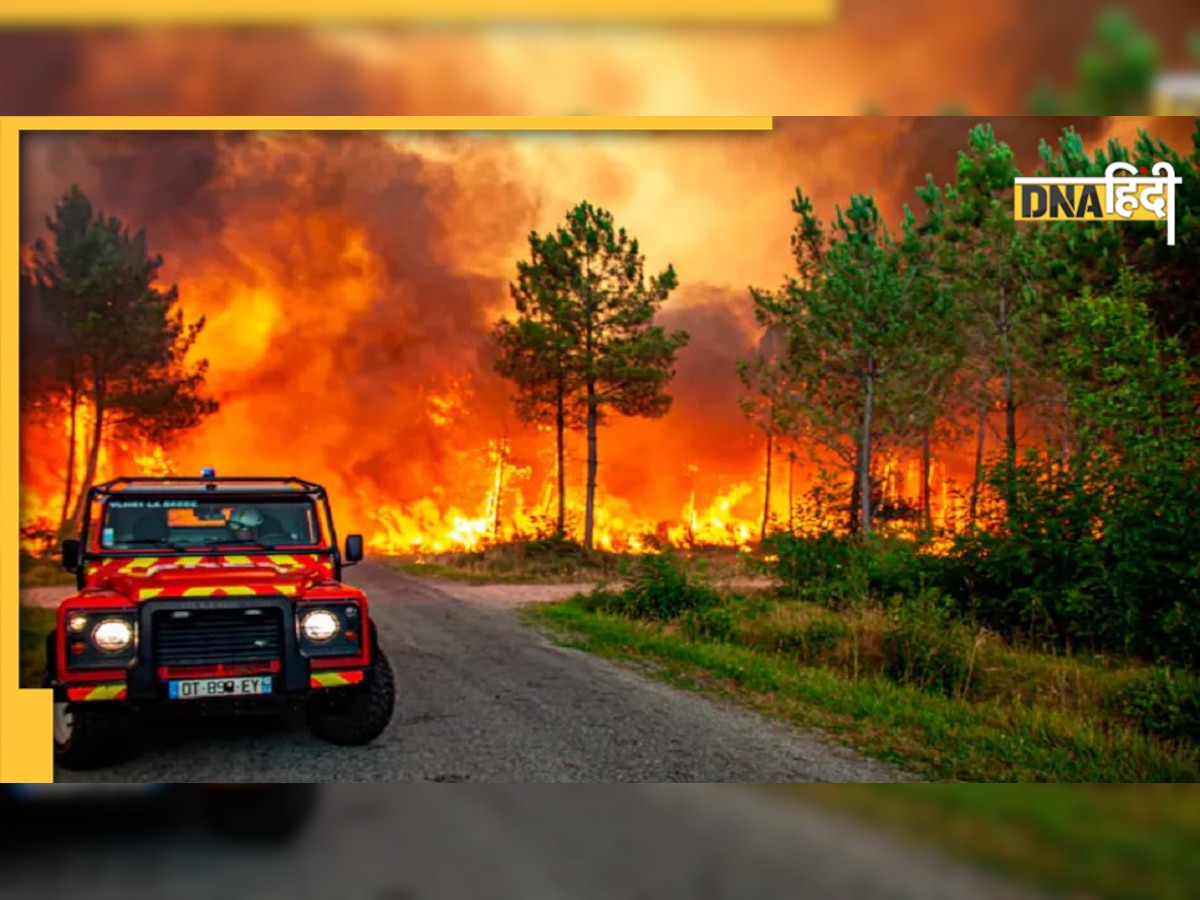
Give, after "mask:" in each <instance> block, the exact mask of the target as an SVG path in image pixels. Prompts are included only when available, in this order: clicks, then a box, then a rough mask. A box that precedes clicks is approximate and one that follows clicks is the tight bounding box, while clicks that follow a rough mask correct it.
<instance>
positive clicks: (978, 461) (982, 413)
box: [968, 400, 988, 526]
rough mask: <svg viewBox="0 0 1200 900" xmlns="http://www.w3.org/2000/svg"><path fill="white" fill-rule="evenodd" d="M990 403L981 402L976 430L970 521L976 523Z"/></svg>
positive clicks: (981, 485) (972, 523)
mask: <svg viewBox="0 0 1200 900" xmlns="http://www.w3.org/2000/svg"><path fill="white" fill-rule="evenodd" d="M987 417H988V405H987V401H986V400H982V401H980V403H979V423H978V426H977V427H976V430H975V477H974V478H973V479H972V480H971V509H970V512H969V514H968V515H969V517H970V523H971V525H972V526H974V525H975V518H976V516H977V514H978V512H979V492H980V490H982V488H983V451H984V446H985V444H986V442H987Z"/></svg>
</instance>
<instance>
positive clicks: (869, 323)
mask: <svg viewBox="0 0 1200 900" xmlns="http://www.w3.org/2000/svg"><path fill="white" fill-rule="evenodd" d="M792 209H793V211H794V212H795V214H796V216H797V222H796V225H795V229H794V231H793V234H792V251H793V256H794V258H795V262H796V271H795V274H794V275H792V276H789V277H788V278H787V279H786V281H785V283H784V285H783V287H782V288H780V289H779V290H778V291H776V292H764V291H759V290H753V291H752V293H751V296H752V301H753V304H754V309H755V315H756V317H757V320H758V322H759V324H760V325H762V326H763V327H764V328H765V329H766V330H767V334H768V336H770V337H772V339H773V340H772V345H773V350H772V352H771V353H770V354H768V353H766V352H764V351H762V350H760V352H759V354H758V356H757V358H755V359H752V360H748V361H744V362H742V363H741V364H740V365H739V371H740V373H741V375H742V379H743V383H744V384H746V386H747V387H749V388H751V389H752V390H754V389H757V392H758V394H760V395H763V396H765V397H766V398H767V400H768V403H767V404H766V406H767V408H768V409H769V411H770V412H769V414H768V415H767V416H766V417H765V419H766V425H765V426H764V427H766V428H767V429H768V430H769V431H770V432H772V433H783V434H788V435H791V436H795V437H799V436H801V435H803V437H804V438H805V439H806V440H808V441H815V442H816V443H817V444H819V445H821V446H823V447H824V448H825V449H826V450H829V451H831V452H833V453H834V454H835V455H836V456H837V457H839V458H840V459H841V460H842V461H843V462H844V463H845V464H846V465H847V466H848V467H849V468H850V470H851V471H852V472H853V473H854V475H855V485H856V491H855V492H856V499H857V503H855V504H854V509H855V512H854V513H852V518H851V524H852V526H854V527H858V526H861V527H862V529H863V530H864V531H866V532H869V531H870V530H871V524H872V505H871V502H870V498H871V495H872V489H871V484H872V482H871V473H872V472H873V469H872V460H873V459H874V457H875V455H876V454H877V453H879V452H880V451H882V450H883V449H885V448H886V447H888V446H889V445H890V446H893V447H894V446H897V445H902V444H904V443H905V442H906V441H911V440H912V438H913V437H914V435H915V434H916V433H918V432H920V431H923V430H924V429H926V428H927V427H928V425H929V422H930V420H931V418H932V411H933V402H932V398H934V397H936V396H937V395H938V393H939V392H940V389H941V385H942V384H943V383H944V382H945V380H946V378H947V377H948V375H949V372H950V371H951V369H952V357H953V354H952V353H951V352H947V351H948V350H949V345H948V344H947V342H946V338H947V336H949V337H950V338H951V340H952V339H953V336H954V334H955V332H954V329H947V328H945V327H944V321H943V320H944V319H945V318H946V317H947V316H949V315H950V313H951V309H952V307H951V302H950V297H949V295H948V293H947V292H946V291H945V290H944V289H943V286H942V283H941V281H940V280H939V279H937V278H936V277H935V273H934V270H933V267H932V262H933V261H932V258H931V255H930V253H929V248H928V246H927V242H926V238H925V233H924V230H923V229H922V227H921V226H919V225H918V223H917V221H916V218H915V217H914V216H913V214H912V213H911V212H910V211H907V210H906V214H905V219H904V222H903V224H902V228H901V230H900V233H899V234H898V235H897V234H893V233H892V232H891V231H890V230H889V229H888V227H887V226H886V225H885V224H884V222H883V218H882V216H881V214H880V212H879V209H878V207H877V205H876V203H875V200H874V198H873V197H871V196H870V195H857V196H853V197H851V198H850V202H849V205H848V206H847V207H846V208H845V209H843V208H840V207H839V208H838V209H837V210H836V212H835V215H834V220H833V222H832V224H831V225H830V226H829V228H828V230H827V229H826V226H825V225H824V224H823V223H822V221H821V220H820V219H819V218H818V216H817V215H816V213H815V212H814V209H813V205H812V201H811V199H810V198H809V197H807V196H805V194H804V193H803V192H802V191H800V190H797V192H796V196H795V198H794V200H793V201H792ZM764 385H765V386H769V388H768V387H764ZM750 411H751V412H754V409H753V406H752V407H751V408H750ZM758 418H759V419H760V420H762V419H764V416H763V414H762V413H761V412H759V414H758ZM859 511H861V512H859Z"/></svg>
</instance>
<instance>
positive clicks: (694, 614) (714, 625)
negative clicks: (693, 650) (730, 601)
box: [680, 606, 739, 644]
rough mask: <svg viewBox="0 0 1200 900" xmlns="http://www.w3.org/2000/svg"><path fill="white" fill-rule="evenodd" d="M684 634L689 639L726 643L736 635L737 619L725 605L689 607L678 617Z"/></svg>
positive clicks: (735, 637) (730, 641) (731, 640)
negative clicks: (699, 607) (701, 607)
mask: <svg viewBox="0 0 1200 900" xmlns="http://www.w3.org/2000/svg"><path fill="white" fill-rule="evenodd" d="M680 625H681V626H682V629H683V634H684V636H686V637H687V639H688V640H690V641H712V642H714V643H719V644H728V643H732V642H733V641H735V640H736V639H737V637H738V632H739V629H738V619H737V616H736V615H735V614H734V612H733V610H731V609H729V607H727V606H710V607H707V608H703V609H689V610H687V611H686V612H685V613H684V614H683V617H682V618H681V619H680Z"/></svg>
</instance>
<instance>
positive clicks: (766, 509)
mask: <svg viewBox="0 0 1200 900" xmlns="http://www.w3.org/2000/svg"><path fill="white" fill-rule="evenodd" d="M774 449H775V435H773V434H771V432H769V431H768V432H767V470H766V481H765V483H764V485H763V515H762V528H761V529H759V537H758V539H759V540H760V541H765V540H766V539H767V526H768V525H769V524H770V520H771V456H772V451H773V450H774Z"/></svg>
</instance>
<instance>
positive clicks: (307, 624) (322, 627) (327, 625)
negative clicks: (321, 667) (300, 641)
mask: <svg viewBox="0 0 1200 900" xmlns="http://www.w3.org/2000/svg"><path fill="white" fill-rule="evenodd" d="M339 627H340V625H339V624H338V619H337V616H335V615H334V614H333V613H331V612H328V611H326V610H323V609H315V610H313V611H312V612H310V613H308V614H307V615H305V616H304V618H303V619H301V620H300V630H301V631H303V632H304V636H305V637H306V638H308V639H309V640H310V641H313V642H314V643H323V642H324V641H328V640H330V639H332V638H333V637H334V636H335V635H336V634H337V633H338V628H339Z"/></svg>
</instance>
